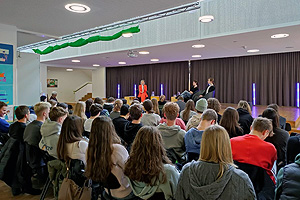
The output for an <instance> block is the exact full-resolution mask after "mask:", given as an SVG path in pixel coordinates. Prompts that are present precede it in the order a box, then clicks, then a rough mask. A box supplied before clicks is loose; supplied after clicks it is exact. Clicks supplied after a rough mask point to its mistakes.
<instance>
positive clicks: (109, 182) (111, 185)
mask: <svg viewBox="0 0 300 200" xmlns="http://www.w3.org/2000/svg"><path fill="white" fill-rule="evenodd" d="M100 186H101V187H102V188H103V190H104V188H105V189H107V190H108V194H107V193H106V191H105V190H104V191H103V193H101V199H102V200H103V199H106V200H115V198H113V197H112V195H111V191H110V190H114V189H118V188H120V187H121V185H120V183H119V181H118V179H117V177H116V176H115V175H113V174H112V173H110V174H109V175H108V177H107V179H106V181H105V182H101V183H100Z"/></svg>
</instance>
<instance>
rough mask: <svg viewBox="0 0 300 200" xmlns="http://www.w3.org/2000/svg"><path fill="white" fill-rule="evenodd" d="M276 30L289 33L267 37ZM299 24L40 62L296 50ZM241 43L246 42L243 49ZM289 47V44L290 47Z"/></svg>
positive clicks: (114, 62) (108, 62)
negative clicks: (131, 52) (199, 46)
mask: <svg viewBox="0 0 300 200" xmlns="http://www.w3.org/2000/svg"><path fill="white" fill-rule="evenodd" d="M277 33H289V34H290V36H289V37H287V38H282V39H271V35H273V34H277ZM299 38H300V25H298V26H290V27H284V28H277V29H269V30H264V31H255V32H249V33H243V34H236V35H230V36H224V37H216V38H211V39H205V40H201V41H188V42H182V43H175V44H170V45H161V46H155V47H149V48H145V49H133V50H136V51H141V50H145V51H149V52H150V54H149V55H139V56H138V57H137V58H129V57H128V56H127V51H119V52H112V53H105V54H100V55H91V56H82V57H77V58H72V59H79V60H80V61H81V62H80V63H72V62H71V60H72V59H62V60H55V61H49V62H44V63H45V64H47V65H48V66H57V67H69V68H78V67H79V68H90V67H92V65H93V64H99V65H100V66H105V67H113V66H121V65H119V64H118V62H119V61H125V62H126V63H127V65H139V64H149V63H153V62H150V59H151V58H158V59H160V61H159V62H174V61H184V60H198V59H199V58H192V57H191V56H192V55H194V54H201V55H202V57H201V58H200V59H209V58H221V57H232V56H245V55H258V54H269V53H279V52H291V51H300V40H299ZM193 44H205V45H206V47H205V48H202V49H194V48H192V47H191V46H192V45H193ZM243 46H246V49H244V47H243ZM291 47H292V48H291ZM247 49H260V52H258V53H247V52H246V50H247Z"/></svg>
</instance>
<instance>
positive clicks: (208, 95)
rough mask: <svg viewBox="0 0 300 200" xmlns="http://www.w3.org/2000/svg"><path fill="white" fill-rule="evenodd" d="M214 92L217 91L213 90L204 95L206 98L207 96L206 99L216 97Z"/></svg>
mask: <svg viewBox="0 0 300 200" xmlns="http://www.w3.org/2000/svg"><path fill="white" fill-rule="evenodd" d="M214 92H215V91H212V92H209V93H207V94H206V95H205V96H204V98H205V99H209V98H213V97H214Z"/></svg>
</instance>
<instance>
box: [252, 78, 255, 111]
mask: <svg viewBox="0 0 300 200" xmlns="http://www.w3.org/2000/svg"><path fill="white" fill-rule="evenodd" d="M252 104H253V105H254V106H255V105H256V85H255V83H252Z"/></svg>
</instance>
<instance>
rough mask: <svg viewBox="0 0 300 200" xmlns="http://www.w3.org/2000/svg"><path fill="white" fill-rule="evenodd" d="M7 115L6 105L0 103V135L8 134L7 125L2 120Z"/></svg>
mask: <svg viewBox="0 0 300 200" xmlns="http://www.w3.org/2000/svg"><path fill="white" fill-rule="evenodd" d="M6 113H7V104H6V103H4V102H3V101H0V133H8V130H9V123H8V122H7V121H6V120H5V119H2V118H3V117H4V115H6Z"/></svg>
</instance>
